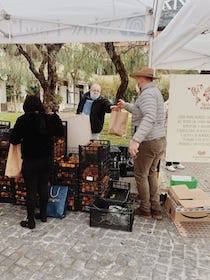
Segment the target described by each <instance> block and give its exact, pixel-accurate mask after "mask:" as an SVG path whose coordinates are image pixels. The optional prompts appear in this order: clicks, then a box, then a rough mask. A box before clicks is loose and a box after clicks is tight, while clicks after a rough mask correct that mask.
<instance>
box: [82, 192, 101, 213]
mask: <svg viewBox="0 0 210 280" xmlns="http://www.w3.org/2000/svg"><path fill="white" fill-rule="evenodd" d="M105 194H106V192H105V191H103V192H102V193H101V195H93V194H89V193H79V210H80V211H89V210H90V205H91V204H92V203H93V201H94V200H95V199H96V198H98V197H100V198H103V197H105Z"/></svg>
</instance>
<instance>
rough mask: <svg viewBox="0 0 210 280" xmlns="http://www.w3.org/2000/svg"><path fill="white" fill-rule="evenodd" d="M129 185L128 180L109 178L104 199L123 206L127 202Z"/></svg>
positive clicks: (111, 203)
mask: <svg viewBox="0 0 210 280" xmlns="http://www.w3.org/2000/svg"><path fill="white" fill-rule="evenodd" d="M130 189H131V185H130V183H128V182H121V181H115V180H110V183H109V188H108V190H107V193H106V196H105V199H106V201H107V202H108V203H109V204H110V205H120V206H123V205H125V204H126V203H127V202H128V198H129V195H130Z"/></svg>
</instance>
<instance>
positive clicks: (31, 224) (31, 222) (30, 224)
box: [20, 220, 36, 229]
mask: <svg viewBox="0 0 210 280" xmlns="http://www.w3.org/2000/svg"><path fill="white" fill-rule="evenodd" d="M20 225H21V227H25V228H29V229H33V228H35V227H36V224H35V221H34V220H25V221H21V222H20Z"/></svg>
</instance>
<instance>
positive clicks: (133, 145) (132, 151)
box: [128, 140, 140, 156]
mask: <svg viewBox="0 0 210 280" xmlns="http://www.w3.org/2000/svg"><path fill="white" fill-rule="evenodd" d="M139 146H140V143H138V142H136V141H134V140H131V141H130V145H129V148H128V151H129V153H130V154H131V155H132V156H135V155H136V154H137V153H138V151H139Z"/></svg>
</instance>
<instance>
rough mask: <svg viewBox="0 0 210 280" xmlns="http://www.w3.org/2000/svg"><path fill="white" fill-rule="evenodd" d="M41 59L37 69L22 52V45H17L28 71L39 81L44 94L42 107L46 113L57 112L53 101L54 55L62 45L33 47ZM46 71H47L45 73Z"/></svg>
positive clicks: (54, 85)
mask: <svg viewBox="0 0 210 280" xmlns="http://www.w3.org/2000/svg"><path fill="white" fill-rule="evenodd" d="M35 46H36V48H37V50H38V51H39V53H40V55H41V57H42V59H41V63H40V66H39V68H38V69H36V66H35V61H34V60H33V58H32V57H31V56H30V54H29V53H28V52H27V51H26V50H24V48H23V47H22V45H19V44H17V48H18V50H19V52H20V53H21V54H22V55H23V56H24V57H25V58H26V60H27V61H28V63H29V69H30V70H31V72H32V73H33V74H34V76H35V77H36V78H37V80H38V81H39V83H40V85H41V87H42V89H43V92H44V100H43V103H44V106H45V108H46V110H47V111H57V110H58V103H57V100H56V99H55V90H56V84H57V80H58V77H57V71H56V55H57V53H58V52H59V50H60V49H61V47H62V44H45V45H39V44H36V45H35ZM46 70H47V71H46ZM46 72H47V73H46Z"/></svg>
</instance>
